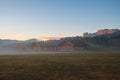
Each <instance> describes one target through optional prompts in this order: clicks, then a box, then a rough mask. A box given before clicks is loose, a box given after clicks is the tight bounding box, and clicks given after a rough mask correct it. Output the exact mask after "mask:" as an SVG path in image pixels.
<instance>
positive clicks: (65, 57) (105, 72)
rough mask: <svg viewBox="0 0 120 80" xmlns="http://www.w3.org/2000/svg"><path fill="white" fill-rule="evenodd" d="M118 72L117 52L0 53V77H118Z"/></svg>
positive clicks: (63, 79)
mask: <svg viewBox="0 0 120 80" xmlns="http://www.w3.org/2000/svg"><path fill="white" fill-rule="evenodd" d="M119 75H120V53H119V52H112V53H110V52H101V53H100V52H99V53H97V52H96V53H95V52H94V53H89V52H84V53H61V54H60V53H59V54H30V55H1V56H0V80H120V76H119Z"/></svg>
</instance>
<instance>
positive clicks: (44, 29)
mask: <svg viewBox="0 0 120 80" xmlns="http://www.w3.org/2000/svg"><path fill="white" fill-rule="evenodd" d="M106 28H109V29H111V28H118V29H120V0H0V39H16V40H26V39H31V38H43V37H49V38H50V37H52V38H53V37H55V38H56V37H66V36H81V35H82V33H84V32H90V33H92V32H96V30H99V29H106Z"/></svg>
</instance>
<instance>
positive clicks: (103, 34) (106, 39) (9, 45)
mask: <svg viewBox="0 0 120 80" xmlns="http://www.w3.org/2000/svg"><path fill="white" fill-rule="evenodd" d="M60 40H68V41H70V42H74V43H76V44H77V45H79V42H82V43H84V44H87V43H90V44H88V45H89V46H91V43H92V44H102V45H108V46H119V47H120V30H119V29H103V30H98V31H97V32H95V33H83V36H76V37H65V38H61V39H60ZM56 41H58V42H59V40H49V41H42V40H38V39H35V38H33V39H29V40H25V41H20V40H10V39H4V40H3V39H0V50H3V49H4V50H6V49H13V50H17V49H20V50H30V49H31V45H32V44H33V43H38V44H40V42H41V43H42V44H43V43H44V42H45V43H44V44H45V45H48V43H49V45H50V44H52V45H53V43H55V42H56ZM80 44H81V43H80Z"/></svg>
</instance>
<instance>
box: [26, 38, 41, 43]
mask: <svg viewBox="0 0 120 80" xmlns="http://www.w3.org/2000/svg"><path fill="white" fill-rule="evenodd" d="M25 42H27V43H33V42H39V40H38V39H35V38H33V39H28V40H26V41H25Z"/></svg>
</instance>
